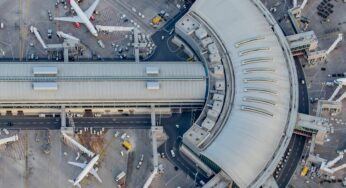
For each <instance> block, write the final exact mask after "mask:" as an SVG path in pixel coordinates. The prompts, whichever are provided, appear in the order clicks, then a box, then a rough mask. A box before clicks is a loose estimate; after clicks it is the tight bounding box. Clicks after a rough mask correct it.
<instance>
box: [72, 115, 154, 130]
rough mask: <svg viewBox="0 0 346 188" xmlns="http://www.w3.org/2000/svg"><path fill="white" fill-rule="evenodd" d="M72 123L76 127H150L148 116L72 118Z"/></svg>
mask: <svg viewBox="0 0 346 188" xmlns="http://www.w3.org/2000/svg"><path fill="white" fill-rule="evenodd" d="M73 121H74V123H75V126H76V127H103V128H126V129H150V126H151V119H150V115H147V116H127V117H121V116H119V117H83V118H73Z"/></svg>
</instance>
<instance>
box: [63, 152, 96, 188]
mask: <svg viewBox="0 0 346 188" xmlns="http://www.w3.org/2000/svg"><path fill="white" fill-rule="evenodd" d="M99 158H100V155H96V156H95V157H94V158H93V159H91V161H90V162H89V163H88V164H85V163H76V162H70V161H69V162H68V164H70V165H73V166H78V167H80V168H81V169H83V170H82V172H81V173H80V174H79V175H78V176H77V178H76V179H74V180H69V182H71V183H73V185H74V186H77V187H79V188H80V187H81V186H80V184H79V183H80V182H81V181H82V180H83V178H84V177H85V176H87V175H88V174H89V173H90V174H92V175H93V176H95V178H96V179H97V180H98V181H99V182H100V183H102V180H101V178H100V176H99V175H98V174H97V170H98V168H96V169H94V165H95V164H96V162H97V161H98V160H99Z"/></svg>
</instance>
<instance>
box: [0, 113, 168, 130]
mask: <svg viewBox="0 0 346 188" xmlns="http://www.w3.org/2000/svg"><path fill="white" fill-rule="evenodd" d="M161 118H162V119H169V116H162V117H161ZM73 120H74V123H75V126H76V127H78V128H81V127H95V128H101V127H102V128H124V129H125V128H126V129H149V128H150V126H151V119H150V115H129V116H111V117H78V118H77V117H74V118H73ZM9 122H11V126H9ZM66 123H67V126H69V125H68V120H66ZM60 127H61V121H60V118H58V117H56V118H53V117H45V118H39V117H32V116H31V117H30V116H23V117H20V116H8V117H1V118H0V128H7V129H60Z"/></svg>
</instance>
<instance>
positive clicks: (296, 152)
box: [277, 57, 309, 188]
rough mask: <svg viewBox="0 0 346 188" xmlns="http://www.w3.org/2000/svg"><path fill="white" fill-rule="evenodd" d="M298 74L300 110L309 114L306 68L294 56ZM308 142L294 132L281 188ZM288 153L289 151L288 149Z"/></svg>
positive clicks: (281, 179)
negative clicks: (305, 81) (303, 81)
mask: <svg viewBox="0 0 346 188" xmlns="http://www.w3.org/2000/svg"><path fill="white" fill-rule="evenodd" d="M294 60H295V64H296V69H297V76H298V82H299V107H298V112H299V113H303V114H309V98H308V91H307V87H306V84H302V82H301V80H305V76H304V70H303V68H302V66H301V63H300V61H299V59H298V58H297V57H294ZM305 142H306V137H304V136H301V135H296V134H293V135H292V138H291V141H290V143H289V145H288V148H291V149H292V151H291V154H290V156H289V158H288V159H287V162H286V164H285V165H284V167H283V168H282V170H281V172H280V174H279V177H278V179H277V183H278V185H279V187H280V188H284V187H286V186H287V185H288V183H289V181H290V179H291V177H292V175H293V173H294V171H295V170H296V168H297V166H298V163H299V161H300V159H301V157H302V154H303V150H304V146H305ZM286 153H287V151H286Z"/></svg>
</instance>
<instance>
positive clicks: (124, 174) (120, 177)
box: [115, 171, 126, 182]
mask: <svg viewBox="0 0 346 188" xmlns="http://www.w3.org/2000/svg"><path fill="white" fill-rule="evenodd" d="M125 176H126V173H125V172H124V171H122V172H120V174H119V175H117V177H115V181H116V182H118V181H119V180H121V179H122V178H123V177H125Z"/></svg>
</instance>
